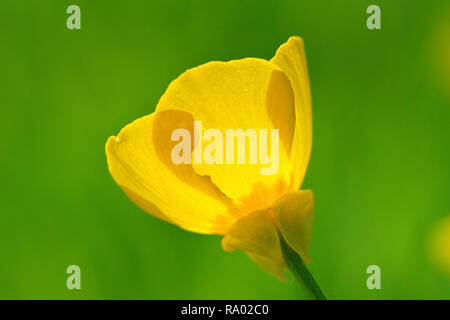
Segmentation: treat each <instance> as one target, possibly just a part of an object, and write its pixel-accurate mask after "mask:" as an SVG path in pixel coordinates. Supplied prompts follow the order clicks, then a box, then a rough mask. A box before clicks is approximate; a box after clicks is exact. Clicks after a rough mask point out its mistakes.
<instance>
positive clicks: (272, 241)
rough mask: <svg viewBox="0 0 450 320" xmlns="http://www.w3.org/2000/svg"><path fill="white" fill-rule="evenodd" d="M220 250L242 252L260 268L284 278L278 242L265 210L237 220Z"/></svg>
mask: <svg viewBox="0 0 450 320" xmlns="http://www.w3.org/2000/svg"><path fill="white" fill-rule="evenodd" d="M222 248H223V249H224V250H225V251H234V250H242V251H244V252H245V253H247V254H248V255H249V257H250V258H251V259H252V260H253V261H255V262H256V263H258V264H259V265H260V266H261V267H262V268H264V269H265V270H267V271H269V272H270V273H273V274H275V275H276V276H278V277H280V278H282V279H283V278H284V274H283V268H284V259H283V255H282V253H281V247H280V240H279V238H278V233H277V229H276V228H275V226H274V224H273V223H272V222H271V221H270V217H269V213H268V211H267V210H259V211H255V212H252V213H249V214H247V215H245V216H244V217H242V218H240V219H239V220H237V221H236V222H235V223H234V224H233V225H232V226H231V228H230V230H228V232H227V235H226V236H225V237H224V238H223V239H222Z"/></svg>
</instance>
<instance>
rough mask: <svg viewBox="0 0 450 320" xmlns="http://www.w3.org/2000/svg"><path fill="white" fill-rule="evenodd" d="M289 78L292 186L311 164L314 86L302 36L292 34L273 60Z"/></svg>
mask: <svg viewBox="0 0 450 320" xmlns="http://www.w3.org/2000/svg"><path fill="white" fill-rule="evenodd" d="M270 61H271V62H272V63H274V64H275V65H276V66H278V67H279V68H281V70H283V71H284V72H285V73H286V75H287V76H288V78H289V81H290V82H291V85H292V88H293V90H294V94H295V133H294V139H293V142H292V148H291V159H290V163H291V166H292V180H291V181H292V182H291V186H290V190H297V189H299V188H300V186H301V184H302V182H303V178H304V176H305V173H306V168H307V167H308V162H309V158H310V155H311V146H312V111H311V90H310V85H309V77H308V69H307V65H306V56H305V49H304V45H303V40H302V39H301V38H299V37H291V38H289V40H288V41H287V42H286V43H284V44H283V45H282V46H281V47H280V48H279V49H278V51H277V53H276V54H275V57H273V58H272V60H270Z"/></svg>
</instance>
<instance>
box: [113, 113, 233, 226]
mask: <svg viewBox="0 0 450 320" xmlns="http://www.w3.org/2000/svg"><path fill="white" fill-rule="evenodd" d="M189 124H191V125H192V117H191V116H190V115H188V114H186V113H183V112H179V111H168V112H166V113H162V114H151V115H148V116H145V117H143V118H140V119H137V120H136V121H134V122H133V123H131V124H129V125H127V126H126V127H125V128H123V129H122V130H121V131H120V133H119V135H118V136H117V137H110V138H109V139H108V142H107V143H106V155H107V159H108V166H109V171H110V172H111V175H112V176H113V178H114V180H115V181H116V182H117V184H118V185H119V186H120V187H121V188H122V189H123V190H124V191H125V193H126V194H127V195H128V196H129V197H130V198H131V200H133V201H134V202H135V203H136V204H137V205H138V206H139V207H141V208H142V209H144V210H145V211H147V212H148V213H150V214H153V215H155V216H157V217H159V218H162V219H164V220H166V221H169V222H172V223H174V224H176V225H178V226H180V227H182V228H184V229H186V230H189V231H194V232H199V233H216V234H225V232H226V231H227V230H228V228H229V227H230V226H231V224H232V223H233V222H234V221H235V220H236V218H237V216H239V212H238V210H237V209H236V207H235V206H234V204H233V202H232V201H231V200H230V199H229V198H227V197H226V196H225V195H224V194H223V193H221V192H220V190H218V189H217V188H216V187H215V186H214V185H213V184H212V183H211V181H210V180H209V178H208V177H201V176H199V175H197V174H195V172H194V171H193V169H192V166H191V165H180V166H177V165H175V164H174V163H173V162H171V161H167V159H166V158H165V157H166V156H167V153H165V150H166V149H167V150H171V149H172V147H173V145H174V144H176V143H178V142H176V141H172V140H171V137H170V135H169V133H170V132H171V130H170V129H171V128H185V129H186V130H192V128H189Z"/></svg>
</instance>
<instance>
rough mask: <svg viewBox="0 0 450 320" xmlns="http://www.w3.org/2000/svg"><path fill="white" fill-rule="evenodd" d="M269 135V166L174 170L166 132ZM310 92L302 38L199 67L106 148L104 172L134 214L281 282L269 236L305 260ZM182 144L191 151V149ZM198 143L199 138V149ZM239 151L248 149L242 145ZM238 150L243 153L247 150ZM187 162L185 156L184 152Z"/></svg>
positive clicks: (278, 255) (280, 261)
mask: <svg viewBox="0 0 450 320" xmlns="http://www.w3.org/2000/svg"><path fill="white" fill-rule="evenodd" d="M194 121H202V122H201V123H202V126H203V128H204V129H208V128H216V129H218V130H220V131H221V132H225V131H226V130H227V129H238V128H240V129H243V130H248V129H252V128H253V129H256V130H259V129H267V130H270V129H279V141H280V147H279V168H278V171H277V172H276V173H275V174H272V175H262V174H261V171H260V169H261V168H263V167H265V165H264V164H258V163H257V164H249V163H248V164H246V163H244V164H216V163H213V164H206V163H194V161H192V163H193V164H190V163H181V164H175V163H174V162H173V161H172V158H171V152H172V149H173V148H174V146H175V145H176V144H178V142H177V141H172V138H173V137H172V133H173V132H174V130H176V129H179V128H182V129H186V130H187V131H188V132H189V133H191V136H195V132H194V130H196V129H195V128H194V125H193V123H194ZM311 144H312V119H311V96H310V87H309V79H308V72H307V67H306V59H305V53H304V46H303V41H302V39H301V38H299V37H291V38H290V39H289V40H288V41H287V42H286V43H285V44H283V45H282V46H281V47H280V48H279V49H278V51H277V52H276V54H275V57H274V58H272V59H271V60H270V61H267V60H263V59H258V58H245V59H241V60H233V61H229V62H218V61H214V62H209V63H206V64H203V65H201V66H198V67H196V68H193V69H189V70H187V71H186V72H184V73H183V74H182V75H181V76H179V77H178V78H177V79H176V80H174V81H173V82H172V83H171V84H170V85H169V87H168V89H167V90H166V92H165V93H164V95H163V96H162V97H161V99H160V100H159V102H158V105H157V107H156V111H155V112H154V113H152V114H150V115H147V116H145V117H142V118H140V119H137V120H135V121H134V122H133V123H131V124H129V125H127V126H126V127H125V128H123V129H122V130H121V131H120V133H119V135H118V136H117V137H110V138H109V139H108V142H107V143H106V155H107V159H108V166H109V171H110V172H111V175H112V176H113V178H114V180H115V181H116V182H117V184H118V185H119V186H120V187H121V188H122V189H123V190H124V192H125V193H126V194H127V195H128V197H129V198H130V199H131V200H132V201H134V202H135V203H136V204H137V205H138V206H139V207H140V208H142V209H143V210H144V211H146V212H148V213H150V214H152V215H154V216H156V217H158V218H160V219H163V220H166V221H167V222H170V223H173V224H175V225H178V226H180V227H181V228H183V229H186V230H189V231H193V232H198V233H204V234H219V235H224V238H223V240H222V247H223V249H224V250H226V251H232V250H236V249H238V250H243V251H245V252H246V253H247V254H248V255H249V256H250V257H251V258H252V259H253V260H254V261H255V262H257V263H258V264H260V265H261V266H262V267H263V268H265V269H266V270H268V271H269V272H272V273H274V274H275V275H278V276H280V277H283V269H284V267H285V261H284V258H283V255H282V252H281V248H280V240H279V237H278V232H280V233H281V234H282V235H283V237H284V238H285V240H286V242H287V243H288V244H289V245H290V246H291V247H292V248H293V249H294V250H295V251H296V252H297V253H298V254H299V255H300V256H301V257H302V259H303V260H304V261H305V262H306V263H310V261H311V259H310V256H309V246H310V241H311V233H312V224H313V207H314V199H313V194H312V192H311V191H309V190H298V189H299V188H300V186H301V184H302V182H303V178H304V176H305V172H306V168H307V166H308V161H309V157H310V153H311ZM198 145H199V143H198V141H192V144H191V152H192V154H193V153H194V150H196V148H198ZM207 146H208V144H207V143H205V142H203V144H202V146H201V147H200V148H202V150H201V152H202V151H203V149H204V148H207ZM245 148H246V151H247V152H248V151H249V149H248V144H247V145H246V146H245ZM247 154H248V153H247ZM190 156H191V155H190Z"/></svg>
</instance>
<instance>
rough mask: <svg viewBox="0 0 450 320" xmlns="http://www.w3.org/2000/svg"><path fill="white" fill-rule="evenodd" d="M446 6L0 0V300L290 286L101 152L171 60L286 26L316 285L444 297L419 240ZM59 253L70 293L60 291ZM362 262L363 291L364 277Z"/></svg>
mask: <svg viewBox="0 0 450 320" xmlns="http://www.w3.org/2000/svg"><path fill="white" fill-rule="evenodd" d="M70 4H77V5H79V6H80V7H81V24H82V29H81V30H68V29H67V28H66V18H67V17H68V15H67V14H66V8H67V7H68V6H69V5H70ZM370 4H377V5H379V6H380V7H381V26H382V29H381V30H368V29H367V27H366V19H367V17H368V15H367V14H366V8H367V7H368V6H369V5H370ZM449 20H450V6H448V1H437V0H433V1H406V0H398V1H375V0H374V1H372V0H370V1H366V0H353V1H350V0H344V1H318V0H314V1H313V0H308V1H306V0H292V1H261V0H258V1H256V0H254V1H248V0H239V1H238V0H227V1H224V0H222V1H194V0H189V1H185V0H180V1H173V0H167V1H144V0H142V1H131V0H130V1H120V2H119V1H117V2H113V1H104V0H103V1H100V0H98V1H87V0H76V1H70V2H69V1H57V0H55V1H37V0H33V1H32V0H29V1H17V0H2V1H1V2H0V90H1V94H0V107H1V127H0V134H1V149H0V165H1V166H0V168H1V169H0V177H1V182H2V183H1V187H0V197H1V198H0V200H1V204H0V206H1V207H0V208H1V214H0V298H3V299H35V298H39V299H50V298H56V299H82V298H83V299H84V298H86V299H104V298H108V299H297V298H303V297H304V295H303V292H302V290H301V289H300V288H299V287H298V285H297V283H296V282H295V281H294V280H293V279H292V278H291V280H290V281H288V282H287V283H284V282H281V281H279V280H278V279H276V278H275V277H273V276H272V275H270V274H268V273H266V272H265V271H263V270H262V269H260V268H259V267H258V266H257V265H256V264H254V263H253V262H251V261H250V259H248V258H247V257H246V256H245V254H243V253H242V252H234V253H226V252H224V251H223V250H222V249H221V246H220V240H221V238H220V237H218V236H204V235H197V234H193V233H189V232H186V231H183V230H181V229H179V228H177V227H175V226H173V225H170V224H167V223H165V222H162V221H160V220H157V219H155V218H153V217H151V216H149V215H147V214H145V213H144V212H142V211H141V210H139V209H138V208H137V207H136V206H135V205H134V204H133V203H132V202H131V201H130V200H129V199H128V198H127V197H126V196H125V195H124V194H123V192H122V191H121V190H120V188H119V187H118V186H117V185H116V184H115V183H114V181H113V179H112V178H111V177H110V175H109V173H108V170H107V165H106V157H105V152H104V145H105V142H106V140H107V138H108V137H109V136H110V135H115V134H117V133H118V132H119V130H120V129H121V128H122V127H123V126H125V125H126V124H128V123H130V122H132V121H133V120H134V119H136V118H138V117H141V116H143V115H145V114H149V113H151V112H152V111H153V110H154V108H155V106H156V104H157V101H158V99H159V97H160V96H161V95H162V94H163V92H164V90H165V89H166V87H167V86H168V84H169V82H170V81H171V80H173V79H175V78H176V77H177V76H178V75H179V74H181V73H182V72H183V71H185V70H186V69H188V68H191V67H194V66H196V65H199V64H202V63H205V62H207V61H211V60H231V59H237V58H243V57H248V56H250V57H260V58H267V59H269V58H271V57H272V56H273V55H274V53H275V51H276V49H277V48H278V46H279V45H281V44H282V43H283V42H285V41H286V40H287V39H288V37H289V36H291V35H299V36H301V37H303V38H304V40H305V45H306V53H307V59H308V67H309V71H310V78H311V87H312V95H313V116H314V144H313V153H312V158H311V162H310V166H309V169H308V173H307V177H306V181H305V184H304V188H310V189H312V190H313V191H314V194H315V197H316V218H315V227H314V234H313V240H312V257H313V265H312V266H311V271H312V273H313V274H314V275H315V277H316V279H317V280H318V282H319V283H320V284H321V286H322V288H323V290H324V291H325V293H326V294H327V295H328V297H329V298H333V299H355V298H356V299H358V298H359V299H418V298H425V299H431V298H437V299H443V298H450V277H448V276H447V275H446V274H445V272H441V271H440V270H439V269H438V268H436V267H435V265H433V263H432V261H431V260H430V259H429V254H428V251H427V237H428V234H429V231H430V228H432V227H433V225H434V224H435V223H436V221H438V220H439V219H440V218H442V217H445V216H446V215H447V214H449V213H450V200H449V199H450V198H449V194H448V191H449V180H450V176H449V170H448V165H449V163H450V150H449V138H450V126H449V119H450V108H449V107H450V94H449V93H450V72H447V71H449V69H448V68H447V69H445V67H446V66H447V67H448V66H449V64H448V62H449V59H450V50H449V51H445V48H447V49H448V48H449V45H448V44H449V43H450V29H447V30H448V32H445V28H444V27H442V26H443V25H445V22H446V21H449ZM443 28H444V29H443ZM442 30H444V31H442ZM445 44H447V46H445ZM440 59H441V60H442V61H441V60H440ZM71 264H76V265H79V266H80V267H81V286H82V289H81V290H72V291H70V290H68V289H67V288H66V278H67V276H68V275H67V274H66V273H65V270H66V268H67V266H68V265H71ZM372 264H376V265H379V266H380V268H381V286H382V289H381V290H368V289H367V287H366V279H367V277H368V275H367V274H366V268H367V267H368V266H369V265H372Z"/></svg>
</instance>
